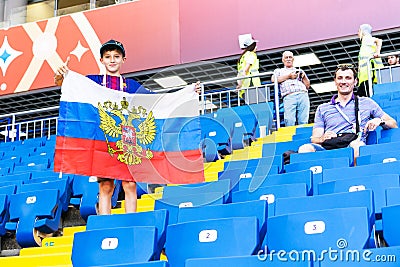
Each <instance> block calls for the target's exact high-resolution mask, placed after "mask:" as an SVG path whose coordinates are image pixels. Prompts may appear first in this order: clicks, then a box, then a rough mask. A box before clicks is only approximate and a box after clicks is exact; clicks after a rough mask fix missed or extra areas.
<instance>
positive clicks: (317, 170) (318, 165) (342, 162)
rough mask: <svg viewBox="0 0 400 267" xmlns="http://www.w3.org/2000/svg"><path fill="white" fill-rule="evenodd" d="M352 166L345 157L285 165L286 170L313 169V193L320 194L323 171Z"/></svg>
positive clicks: (288, 171)
mask: <svg viewBox="0 0 400 267" xmlns="http://www.w3.org/2000/svg"><path fill="white" fill-rule="evenodd" d="M341 167H350V160H349V158H347V157H343V158H328V159H327V160H324V161H321V160H309V161H302V162H295V163H289V164H286V165H285V172H287V173H290V172H294V171H302V170H307V169H309V170H311V171H312V173H313V189H314V190H313V194H314V195H316V194H318V184H319V183H322V173H323V170H325V169H332V168H341Z"/></svg>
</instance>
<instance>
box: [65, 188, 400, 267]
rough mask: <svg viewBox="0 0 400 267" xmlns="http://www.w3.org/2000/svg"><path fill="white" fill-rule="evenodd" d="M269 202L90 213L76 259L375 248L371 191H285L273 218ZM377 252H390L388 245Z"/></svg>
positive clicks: (243, 258)
mask: <svg viewBox="0 0 400 267" xmlns="http://www.w3.org/2000/svg"><path fill="white" fill-rule="evenodd" d="M278 203H279V204H278ZM393 207H396V206H393ZM268 208H269V207H268V202H266V201H262V200H256V201H247V202H240V203H232V204H212V205H203V206H198V207H181V208H179V210H178V213H177V221H176V222H175V223H171V222H169V221H168V220H169V218H170V217H169V216H168V215H169V211H167V210H165V209H161V210H155V211H152V212H144V213H136V214H120V215H111V216H90V217H89V219H88V222H87V228H86V229H87V230H86V231H85V232H80V233H76V234H75V238H74V244H73V250H72V262H73V265H74V266H109V265H111V264H125V265H126V266H129V265H128V264H133V263H135V262H147V261H156V262H154V264H156V263H157V262H158V258H159V255H160V253H161V251H162V249H163V248H165V253H166V256H167V258H168V263H169V265H170V266H174V267H175V266H178V267H180V266H192V267H193V266H208V265H210V266H216V264H219V266H226V265H225V264H227V263H229V262H231V265H232V266H245V265H243V264H245V263H248V264H249V265H246V266H261V264H264V265H265V264H266V263H265V261H272V260H271V259H273V258H274V257H275V261H276V262H277V264H278V265H271V266H280V265H279V264H284V262H282V263H279V261H278V260H277V257H278V254H277V252H278V251H286V252H290V251H295V252H296V251H297V252H298V253H300V252H301V251H304V250H307V251H313V252H314V253H315V255H318V256H319V255H323V254H321V253H322V252H323V251H324V250H325V249H329V248H332V249H343V250H349V251H350V250H351V251H355V250H357V251H359V252H360V253H362V252H363V250H366V249H370V248H372V247H374V243H373V242H371V238H372V241H373V228H372V221H373V220H374V204H373V194H372V192H371V191H370V190H365V191H362V192H353V193H341V194H332V195H324V196H314V197H309V196H308V197H300V198H287V199H284V198H282V199H280V200H277V207H276V209H277V214H276V215H275V216H272V217H268ZM385 216H386V214H385ZM390 220H391V221H392V222H388V223H387V224H386V223H384V226H385V227H386V225H387V227H389V228H387V229H390V230H387V235H388V236H392V237H393V238H392V239H391V240H395V239H396V238H397V237H398V236H399V234H400V230H399V229H398V228H396V229H395V228H390V226H389V225H390V224H391V226H393V225H395V224H397V223H398V222H399V218H398V216H397V217H390V219H389V221H390ZM385 222H386V221H385ZM110 225H113V228H112V229H111V228H109V227H110ZM385 231H386V229H385ZM389 231H394V232H389ZM385 237H386V236H385ZM397 240H398V239H397ZM164 241H165V244H164ZM339 241H340V243H339ZM138 244H140V246H139V247H138ZM390 245H391V246H392V248H391V249H392V250H393V251H395V253H396V255H399V248H396V247H395V246H398V245H399V242H398V241H397V242H395V243H394V244H390ZM372 251H375V253H376V254H379V253H381V254H384V251H385V250H380V249H373V250H372ZM120 255H124V257H120ZM252 255H253V256H252ZM281 256H282V255H281ZM292 256H293V254H292ZM221 257H224V258H221ZM286 260H288V258H287V259H286ZM317 260H318V259H317V258H313V255H311V259H309V260H303V261H301V260H299V262H292V265H291V264H290V261H289V262H286V264H287V265H289V266H319V264H321V266H330V265H329V264H330V263H329V260H330V259H329V258H326V259H322V260H321V259H320V260H321V262H314V261H317ZM325 260H326V261H325ZM159 264H161V263H159ZM221 264H222V265H221ZM270 264H272V262H271V263H270ZM125 265H124V266H125ZM284 266H286V265H284ZM334 266H335V265H334ZM378 266H380V265H378ZM385 266H391V265H385ZM393 266H394V265H393Z"/></svg>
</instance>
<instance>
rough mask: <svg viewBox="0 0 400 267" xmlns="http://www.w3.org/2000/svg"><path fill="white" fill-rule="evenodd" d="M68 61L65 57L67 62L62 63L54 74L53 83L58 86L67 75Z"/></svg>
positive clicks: (68, 58)
mask: <svg viewBox="0 0 400 267" xmlns="http://www.w3.org/2000/svg"><path fill="white" fill-rule="evenodd" d="M69 60H70V57H67V60H66V61H65V62H64V64H62V65H61V66H60V67H58V68H57V70H56V73H55V74H54V83H55V84H56V85H58V86H61V85H62V82H63V80H64V75H65V74H67V72H68V71H69V68H68V63H69Z"/></svg>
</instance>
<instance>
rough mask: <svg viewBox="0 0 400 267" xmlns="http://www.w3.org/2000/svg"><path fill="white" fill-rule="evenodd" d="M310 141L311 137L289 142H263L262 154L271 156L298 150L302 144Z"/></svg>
mask: <svg viewBox="0 0 400 267" xmlns="http://www.w3.org/2000/svg"><path fill="white" fill-rule="evenodd" d="M307 143H310V138H307V139H300V140H295V141H288V142H277V143H267V144H263V147H262V156H263V157H270V156H274V155H282V154H283V153H284V152H285V151H288V150H293V151H297V150H298V149H299V147H300V146H301V145H304V144H307Z"/></svg>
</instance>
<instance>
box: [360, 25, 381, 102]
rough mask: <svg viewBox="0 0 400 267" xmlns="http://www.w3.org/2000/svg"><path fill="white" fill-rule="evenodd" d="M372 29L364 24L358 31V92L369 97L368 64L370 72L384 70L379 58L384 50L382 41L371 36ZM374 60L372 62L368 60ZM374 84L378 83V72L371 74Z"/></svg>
mask: <svg viewBox="0 0 400 267" xmlns="http://www.w3.org/2000/svg"><path fill="white" fill-rule="evenodd" d="M371 33H372V27H371V25H369V24H362V25H360V28H359V29H358V37H359V38H360V40H361V48H360V52H359V54H358V90H357V94H358V95H359V96H370V95H369V84H368V64H369V65H370V70H372V69H380V68H383V63H382V59H381V58H379V56H380V53H381V48H382V40H381V39H379V38H376V37H373V36H372V35H371ZM369 58H372V59H371V60H370V62H368V59H369ZM371 75H372V83H377V78H376V71H375V70H374V71H372V72H371Z"/></svg>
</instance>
